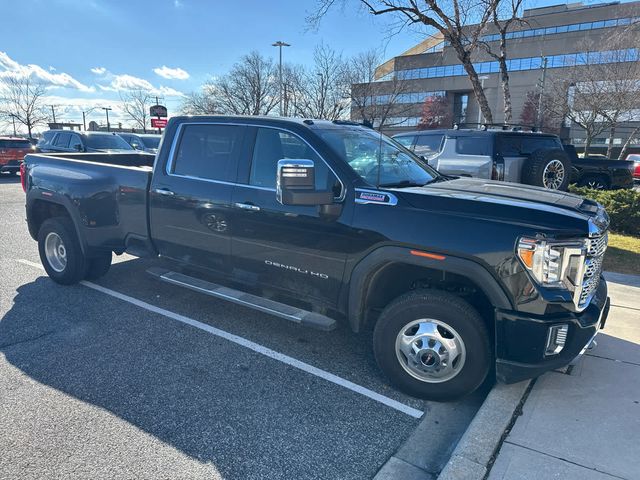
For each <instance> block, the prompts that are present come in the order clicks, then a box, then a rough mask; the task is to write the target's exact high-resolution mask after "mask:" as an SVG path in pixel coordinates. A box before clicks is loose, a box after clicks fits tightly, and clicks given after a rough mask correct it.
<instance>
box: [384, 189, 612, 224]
mask: <svg viewBox="0 0 640 480" xmlns="http://www.w3.org/2000/svg"><path fill="white" fill-rule="evenodd" d="M394 191H395V192H397V193H398V194H399V195H400V196H401V197H402V198H404V199H405V200H407V201H408V202H409V203H410V204H411V205H413V206H414V207H416V208H424V209H430V210H431V209H438V210H439V211H448V212H450V213H454V214H459V215H474V216H478V217H486V218H488V219H496V220H502V221H508V222H510V223H511V222H513V223H527V224H534V225H540V226H544V227H547V228H556V227H563V226H564V227H565V228H571V227H574V228H576V229H579V230H581V231H582V232H584V230H585V229H587V231H588V225H587V220H589V218H592V217H595V216H596V215H597V214H598V213H599V212H600V211H601V210H602V209H601V207H600V205H599V204H598V203H596V202H593V201H591V200H585V199H583V198H582V197H580V196H578V195H574V194H571V193H566V192H559V191H554V190H547V189H544V188H540V187H532V186H529V185H521V184H516V183H508V182H495V181H490V180H481V179H473V178H458V179H455V180H448V181H442V182H438V183H433V184H431V185H425V186H424V187H412V188H402V189H394Z"/></svg>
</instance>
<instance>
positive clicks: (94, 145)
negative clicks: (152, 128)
mask: <svg viewBox="0 0 640 480" xmlns="http://www.w3.org/2000/svg"><path fill="white" fill-rule="evenodd" d="M42 138H43V141H41V142H40V143H38V147H37V148H38V151H40V152H60V153H72V152H110V153H117V152H120V151H123V152H128V153H131V151H132V150H133V147H132V146H131V145H129V144H128V143H127V142H126V141H125V140H124V139H123V138H122V137H120V136H118V135H117V134H115V133H109V132H74V131H72V130H49V131H47V132H44V134H43V137H42Z"/></svg>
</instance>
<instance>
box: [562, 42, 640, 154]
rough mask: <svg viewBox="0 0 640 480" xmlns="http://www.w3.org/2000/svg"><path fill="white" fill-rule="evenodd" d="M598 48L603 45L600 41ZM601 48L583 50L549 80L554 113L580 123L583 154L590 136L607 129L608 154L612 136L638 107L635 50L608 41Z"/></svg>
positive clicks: (639, 85) (639, 77)
mask: <svg viewBox="0 0 640 480" xmlns="http://www.w3.org/2000/svg"><path fill="white" fill-rule="evenodd" d="M599 47H600V48H602V47H603V46H602V45H600V46H599ZM605 48H610V50H604V51H588V50H589V49H588V48H585V51H587V52H588V53H585V54H581V55H580V56H579V57H578V58H577V59H576V63H575V65H574V66H572V67H568V68H564V69H562V73H561V74H559V76H558V77H557V78H556V79H555V81H553V82H552V90H553V96H554V101H553V102H550V108H552V109H555V113H556V114H562V115H564V117H565V118H567V119H568V120H570V121H571V122H573V123H574V124H576V125H578V126H580V127H581V128H582V129H583V130H584V132H585V145H584V154H585V155H587V154H588V153H589V148H590V147H591V144H592V143H593V140H594V139H595V138H596V137H598V136H600V135H602V134H603V133H605V132H607V135H608V137H609V138H608V150H607V154H608V155H611V153H612V150H613V139H614V137H615V135H616V132H617V131H618V128H619V126H620V124H621V123H623V122H627V121H629V120H631V118H632V115H633V112H634V110H635V109H636V108H637V107H638V96H639V94H640V66H639V64H638V58H637V53H635V52H633V51H630V50H628V49H626V48H616V44H615V43H609V44H607V46H605Z"/></svg>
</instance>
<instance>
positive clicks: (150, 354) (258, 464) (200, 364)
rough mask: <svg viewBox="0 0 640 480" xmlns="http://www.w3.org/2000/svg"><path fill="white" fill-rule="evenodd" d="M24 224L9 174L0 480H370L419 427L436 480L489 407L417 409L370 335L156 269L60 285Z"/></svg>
mask: <svg viewBox="0 0 640 480" xmlns="http://www.w3.org/2000/svg"><path fill="white" fill-rule="evenodd" d="M24 217H25V213H24V194H23V192H22V190H21V188H20V183H19V179H18V177H0V225H1V228H0V452H2V454H1V455H0V478H2V479H4V478H62V477H66V478H88V477H91V478H201V477H202V478H204V477H206V478H209V479H210V478H229V479H235V478H242V479H250V478H251V479H253V478H265V479H266V478H269V479H277V478H296V479H303V478H331V479H350V478H371V477H373V476H374V475H375V473H376V472H377V471H378V470H379V469H380V467H381V466H382V465H383V464H384V463H385V461H386V460H387V459H388V458H389V457H390V456H392V455H393V454H394V453H395V452H396V451H397V449H398V448H399V447H400V446H401V445H402V444H403V442H404V441H405V439H407V438H408V437H409V436H410V435H411V434H412V432H413V431H414V430H415V428H416V427H417V425H418V424H419V423H420V421H422V420H425V419H426V420H432V421H433V426H434V431H433V432H432V433H430V434H429V436H431V437H433V441H426V440H425V444H424V446H423V447H422V446H418V447H417V449H423V450H424V462H423V463H424V465H426V466H427V467H428V469H431V470H432V473H434V474H435V473H437V471H438V468H440V467H441V466H442V465H443V464H444V463H445V462H446V460H447V458H448V455H449V454H450V452H451V451H452V450H453V448H454V447H455V440H456V439H457V438H458V437H459V436H460V435H462V433H463V432H464V429H465V427H466V424H467V423H468V421H470V419H471V417H472V416H473V414H474V412H475V411H476V410H477V408H478V407H479V405H480V404H481V402H482V400H483V395H482V394H476V395H473V396H471V397H469V398H467V399H465V400H462V401H460V402H457V403H451V404H446V405H437V406H436V405H435V404H431V403H430V402H425V401H421V400H417V399H415V398H411V397H408V396H406V395H404V394H402V393H400V392H398V391H396V390H395V389H393V388H392V387H390V386H389V385H388V384H387V383H386V380H385V379H384V378H383V377H382V376H381V374H380V373H379V371H378V369H377V367H376V365H375V361H374V358H373V354H372V351H371V346H370V345H371V334H370V333H364V334H360V335H355V334H353V333H351V332H350V331H349V330H348V329H347V328H345V327H344V326H341V327H339V328H338V329H337V330H335V331H333V332H328V333H325V332H318V331H314V330H307V329H304V328H303V327H300V326H297V325H293V324H291V323H289V322H286V321H283V320H281V319H278V318H275V317H272V316H269V315H266V314H263V313H260V312H256V311H253V310H250V309H247V308H244V307H241V306H237V305H233V304H229V303H226V302H223V301H219V300H215V299H212V298H209V297H205V296H203V295H200V294H197V293H195V292H191V291H188V290H184V289H180V288H179V287H174V286H171V285H167V284H163V283H160V282H157V281H155V280H153V279H152V278H151V277H150V276H149V275H148V274H147V273H146V269H147V268H148V267H149V266H151V265H153V264H154V262H152V261H150V260H142V259H136V258H134V257H130V256H126V255H123V256H120V257H114V261H115V262H116V263H115V264H114V265H113V266H112V268H111V270H110V272H109V274H108V275H107V276H105V277H104V278H102V279H100V280H99V281H97V282H95V284H88V285H78V286H73V287H62V286H59V285H57V284H55V283H53V282H52V281H51V280H50V279H48V278H47V277H46V275H45V274H44V272H43V271H42V270H41V268H38V266H39V264H40V261H39V258H38V253H37V245H36V243H35V242H34V241H33V240H32V239H31V238H30V237H29V234H28V232H27V228H26V223H25V221H24ZM434 407H437V408H434ZM436 412H437V418H436V417H435V415H436ZM421 415H422V418H418V417H420V416H421ZM430 415H432V416H433V418H430V417H429V416H430ZM439 431H441V432H447V433H446V438H447V439H450V440H447V441H445V442H443V441H442V439H440V440H438V432H439ZM414 449H416V447H414Z"/></svg>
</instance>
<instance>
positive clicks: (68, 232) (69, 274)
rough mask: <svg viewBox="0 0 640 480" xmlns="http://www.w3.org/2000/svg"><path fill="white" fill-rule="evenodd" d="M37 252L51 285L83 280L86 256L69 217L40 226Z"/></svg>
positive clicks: (52, 220)
mask: <svg viewBox="0 0 640 480" xmlns="http://www.w3.org/2000/svg"><path fill="white" fill-rule="evenodd" d="M38 252H39V253H40V261H41V262H42V265H43V266H44V269H45V271H46V272H47V275H49V277H50V278H51V279H52V280H53V281H54V282H56V283H60V284H62V285H71V284H74V283H78V282H79V281H80V280H82V279H83V278H84V276H85V269H86V263H85V257H84V254H83V253H82V248H81V247H80V242H79V241H78V237H77V235H76V231H75V228H74V226H73V223H72V222H71V220H70V219H69V218H67V217H54V218H49V219H47V220H45V221H44V222H43V223H42V226H41V227H40V231H39V232H38Z"/></svg>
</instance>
